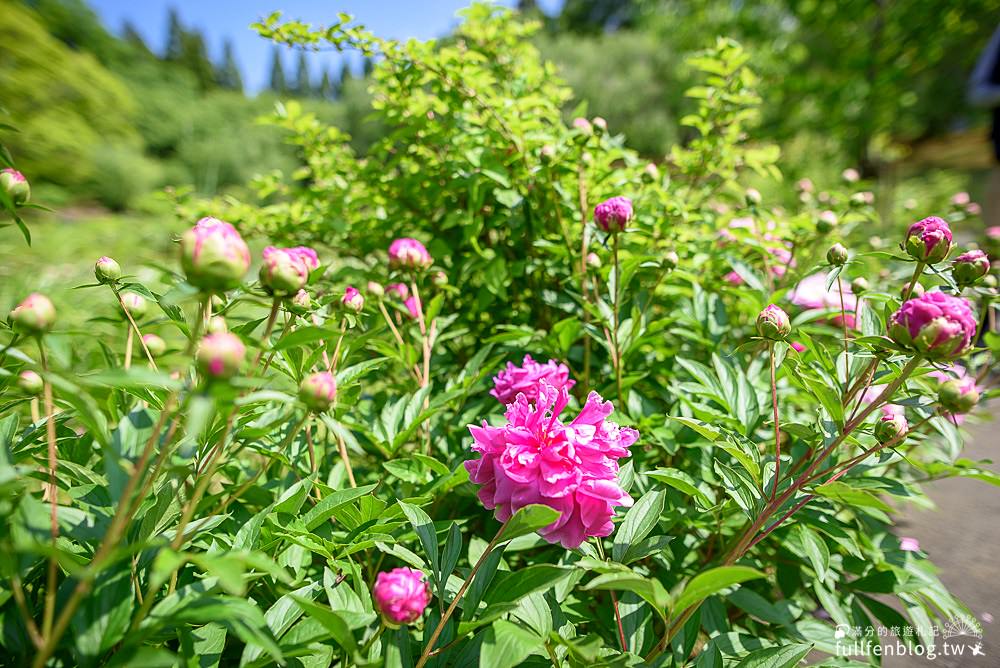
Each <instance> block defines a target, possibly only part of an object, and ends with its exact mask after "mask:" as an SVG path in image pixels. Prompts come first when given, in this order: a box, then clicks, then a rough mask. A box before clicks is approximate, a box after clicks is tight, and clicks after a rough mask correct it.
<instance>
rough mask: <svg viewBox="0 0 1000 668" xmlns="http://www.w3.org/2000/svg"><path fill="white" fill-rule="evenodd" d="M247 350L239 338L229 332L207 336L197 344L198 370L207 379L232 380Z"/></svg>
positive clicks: (241, 364)
mask: <svg viewBox="0 0 1000 668" xmlns="http://www.w3.org/2000/svg"><path fill="white" fill-rule="evenodd" d="M246 353H247V349H246V346H244V345H243V342H242V341H240V339H239V337H238V336H236V335H235V334H230V333H229V332H219V333H218V334H208V335H206V336H205V337H204V338H202V340H201V343H200V344H198V352H197V353H196V354H195V359H196V361H197V362H198V369H199V370H200V371H201V373H202V374H203V375H205V376H207V377H209V378H218V379H225V378H232V377H233V376H235V375H236V374H237V372H239V370H240V367H242V366H243V362H244V361H245V359H246Z"/></svg>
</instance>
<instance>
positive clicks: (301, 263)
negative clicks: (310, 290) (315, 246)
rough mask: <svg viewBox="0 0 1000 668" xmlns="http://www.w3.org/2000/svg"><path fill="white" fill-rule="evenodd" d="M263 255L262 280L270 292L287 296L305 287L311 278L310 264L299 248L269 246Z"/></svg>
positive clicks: (279, 295) (278, 295)
mask: <svg viewBox="0 0 1000 668" xmlns="http://www.w3.org/2000/svg"><path fill="white" fill-rule="evenodd" d="M314 255H315V254H314ZM263 257H264V263H263V264H261V266H260V282H261V284H262V285H263V286H264V288H265V289H266V290H267V291H268V292H269V293H271V294H272V295H274V296H276V297H287V296H289V295H294V294H295V293H297V292H298V291H299V290H301V289H302V288H304V287H305V285H306V281H308V280H309V265H308V264H307V262H306V258H305V257H304V256H303V255H302V254H301V253H299V252H298V250H297V249H293V248H275V247H274V246H268V247H267V248H265V249H264V252H263Z"/></svg>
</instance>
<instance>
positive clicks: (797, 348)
mask: <svg viewBox="0 0 1000 668" xmlns="http://www.w3.org/2000/svg"><path fill="white" fill-rule="evenodd" d="M789 345H791V346H792V350H794V351H795V352H797V353H804V352H805V351H806V347H805V346H804V345H802V344H801V343H799V342H798V341H792V342H791V344H789Z"/></svg>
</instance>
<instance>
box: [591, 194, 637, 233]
mask: <svg viewBox="0 0 1000 668" xmlns="http://www.w3.org/2000/svg"><path fill="white" fill-rule="evenodd" d="M594 221H595V222H596V223H597V224H598V225H600V226H601V228H602V229H603V230H604V231H605V232H621V231H622V230H624V229H625V226H626V225H628V224H629V223H630V222H631V221H632V200H630V199H629V198H627V197H612V198H611V199H606V200H604V201H603V202H601V203H600V204H598V205H597V206H596V207H594Z"/></svg>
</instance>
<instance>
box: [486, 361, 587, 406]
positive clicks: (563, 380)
mask: <svg viewBox="0 0 1000 668" xmlns="http://www.w3.org/2000/svg"><path fill="white" fill-rule="evenodd" d="M542 380H544V381H545V382H547V383H548V384H549V385H551V386H552V387H554V388H556V389H557V390H558V389H560V388H563V387H565V388H566V389H567V390H568V389H571V388H572V387H573V385H575V384H576V381H575V380H571V379H570V377H569V368H567V367H566V365H565V364H560V363H559V362H556V361H555V360H549V361H548V362H546V363H545V364H539V363H538V362H536V361H535V360H533V359H531V355H525V356H524V361H523V362H522V364H521V366H519V367H517V366H514V364H513V363H512V362H507V368H506V369H504V370H503V371H501V372H500V373H498V374H497V375H496V376H494V377H493V385H494V387H493V389H492V390H490V394H492V395H493V396H494V397H496V398H497V399H499V400H500V403H502V404H509V403H511V402H512V401H514V399H516V398H517V395H518V394H524V397H525V398H526V399H527V400H528V402H529V403H535V402H536V401H538V389H539V383H540V382H541V381H542Z"/></svg>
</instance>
